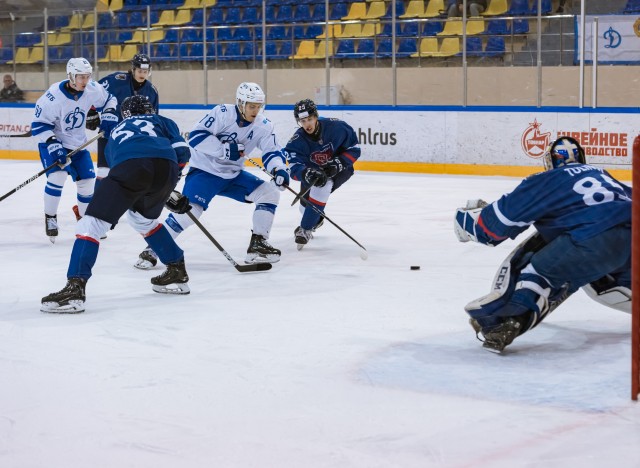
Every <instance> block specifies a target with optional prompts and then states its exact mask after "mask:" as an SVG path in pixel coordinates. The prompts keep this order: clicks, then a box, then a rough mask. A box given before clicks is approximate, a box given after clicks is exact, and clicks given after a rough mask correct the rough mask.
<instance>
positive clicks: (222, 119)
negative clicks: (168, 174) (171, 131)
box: [189, 104, 287, 179]
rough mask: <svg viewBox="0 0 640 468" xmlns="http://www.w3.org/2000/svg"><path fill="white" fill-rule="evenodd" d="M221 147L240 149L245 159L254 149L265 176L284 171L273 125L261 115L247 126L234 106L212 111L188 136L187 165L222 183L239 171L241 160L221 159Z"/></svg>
mask: <svg viewBox="0 0 640 468" xmlns="http://www.w3.org/2000/svg"><path fill="white" fill-rule="evenodd" d="M224 143H239V144H242V145H244V154H245V156H250V154H251V152H252V151H253V150H254V149H256V148H257V149H258V150H260V152H261V153H262V164H263V165H264V167H265V168H266V169H267V171H269V172H272V171H273V170H274V169H286V167H287V164H286V159H285V157H284V154H283V152H282V148H281V147H280V145H279V144H278V141H277V139H276V135H275V133H274V131H273V123H271V121H270V120H269V119H267V118H266V117H265V116H264V114H262V113H260V114H258V115H257V116H256V118H255V120H254V121H253V122H251V123H249V122H247V121H246V120H244V119H243V118H242V116H241V115H240V112H239V111H238V109H237V108H236V106H234V105H230V104H220V105H219V106H216V107H214V108H213V109H212V110H211V111H210V112H209V113H208V114H207V115H205V116H204V117H203V118H202V119H201V120H200V122H198V123H197V124H196V126H195V127H194V129H193V130H192V131H191V132H190V133H189V145H190V146H191V147H192V148H193V151H192V152H191V161H190V163H189V164H191V167H195V168H198V169H200V170H203V171H206V172H208V173H210V174H213V175H216V176H218V177H222V178H223V179H232V178H234V177H236V176H237V175H238V174H239V173H240V171H242V168H243V166H244V162H245V158H244V157H242V158H240V159H238V160H237V161H231V160H228V159H225V158H224V146H223V144H224Z"/></svg>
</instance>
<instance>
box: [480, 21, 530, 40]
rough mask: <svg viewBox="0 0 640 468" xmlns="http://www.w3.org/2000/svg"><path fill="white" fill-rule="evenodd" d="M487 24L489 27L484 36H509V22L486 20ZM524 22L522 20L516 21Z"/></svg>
mask: <svg viewBox="0 0 640 468" xmlns="http://www.w3.org/2000/svg"><path fill="white" fill-rule="evenodd" d="M485 21H486V22H487V23H486V24H487V27H486V29H485V30H484V34H488V35H490V36H496V35H498V36H499V35H502V34H509V25H508V24H507V20H504V19H489V20H485ZM516 21H522V20H516Z"/></svg>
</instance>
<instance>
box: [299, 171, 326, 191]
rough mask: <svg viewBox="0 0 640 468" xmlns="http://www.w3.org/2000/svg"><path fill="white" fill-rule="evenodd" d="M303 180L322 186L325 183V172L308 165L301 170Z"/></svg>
mask: <svg viewBox="0 0 640 468" xmlns="http://www.w3.org/2000/svg"><path fill="white" fill-rule="evenodd" d="M303 176H304V181H305V182H306V183H307V184H309V185H315V186H316V187H324V186H325V185H326V183H327V174H326V173H325V172H324V171H323V170H321V169H318V168H315V167H308V168H306V169H305V170H304V172H303Z"/></svg>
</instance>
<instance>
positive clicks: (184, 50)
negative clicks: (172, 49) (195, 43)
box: [177, 43, 190, 60]
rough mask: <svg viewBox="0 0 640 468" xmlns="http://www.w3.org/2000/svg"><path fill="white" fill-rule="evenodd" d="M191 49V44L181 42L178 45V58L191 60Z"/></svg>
mask: <svg viewBox="0 0 640 468" xmlns="http://www.w3.org/2000/svg"><path fill="white" fill-rule="evenodd" d="M189 49H190V44H184V43H182V44H180V47H178V54H177V58H178V59H179V60H189V57H190V56H189V52H190V51H189Z"/></svg>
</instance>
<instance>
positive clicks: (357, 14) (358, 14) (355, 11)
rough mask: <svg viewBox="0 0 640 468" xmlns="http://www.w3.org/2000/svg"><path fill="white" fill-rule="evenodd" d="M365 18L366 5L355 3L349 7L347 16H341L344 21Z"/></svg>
mask: <svg viewBox="0 0 640 468" xmlns="http://www.w3.org/2000/svg"><path fill="white" fill-rule="evenodd" d="M365 16H367V4H366V3H364V2H356V3H352V4H351V5H350V6H349V12H348V13H347V16H343V17H342V19H343V20H345V21H349V20H358V19H364V17H365Z"/></svg>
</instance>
